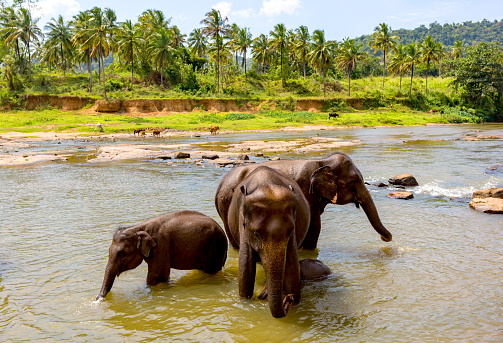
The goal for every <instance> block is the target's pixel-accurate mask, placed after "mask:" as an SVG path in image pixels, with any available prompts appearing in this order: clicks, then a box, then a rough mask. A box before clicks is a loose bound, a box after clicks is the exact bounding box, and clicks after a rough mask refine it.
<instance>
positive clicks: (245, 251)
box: [239, 241, 256, 299]
mask: <svg viewBox="0 0 503 343" xmlns="http://www.w3.org/2000/svg"><path fill="white" fill-rule="evenodd" d="M255 273H256V263H255V258H254V256H253V250H252V248H251V247H250V245H249V244H248V242H243V241H241V246H240V248H239V295H240V296H241V297H243V298H248V299H249V298H251V297H252V296H253V288H254V286H255Z"/></svg>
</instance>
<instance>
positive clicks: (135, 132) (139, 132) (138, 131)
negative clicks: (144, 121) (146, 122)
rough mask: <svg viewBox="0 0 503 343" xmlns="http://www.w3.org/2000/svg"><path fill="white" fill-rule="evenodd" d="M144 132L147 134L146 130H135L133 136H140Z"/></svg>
mask: <svg viewBox="0 0 503 343" xmlns="http://www.w3.org/2000/svg"><path fill="white" fill-rule="evenodd" d="M142 131H143V132H145V129H135V130H134V131H133V135H136V134H138V135H140V134H141V132H142Z"/></svg>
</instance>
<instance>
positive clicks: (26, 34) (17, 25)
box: [5, 7, 43, 81]
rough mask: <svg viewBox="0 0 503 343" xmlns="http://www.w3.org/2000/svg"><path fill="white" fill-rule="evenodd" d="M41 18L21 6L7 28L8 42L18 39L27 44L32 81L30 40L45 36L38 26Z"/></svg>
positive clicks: (6, 40)
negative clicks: (34, 17)
mask: <svg viewBox="0 0 503 343" xmlns="http://www.w3.org/2000/svg"><path fill="white" fill-rule="evenodd" d="M39 19H40V18H36V19H33V18H32V16H31V12H30V11H29V10H27V9H26V8H23V7H21V8H20V9H19V10H18V11H17V15H16V19H15V20H12V21H10V22H9V27H8V28H7V30H6V31H7V32H8V35H7V38H6V39H5V42H6V43H11V42H13V41H16V40H18V39H21V41H22V42H23V43H24V44H25V45H26V50H27V52H28V70H29V73H28V75H29V80H30V81H31V50H30V42H31V41H32V40H35V41H38V37H39V36H43V34H42V31H41V30H40V28H39V27H38V26H37V23H38V21H39Z"/></svg>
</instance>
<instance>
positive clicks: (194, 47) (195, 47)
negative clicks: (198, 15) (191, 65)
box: [189, 29, 208, 57]
mask: <svg viewBox="0 0 503 343" xmlns="http://www.w3.org/2000/svg"><path fill="white" fill-rule="evenodd" d="M189 47H190V48H191V51H192V53H193V54H195V55H197V56H198V57H205V56H206V50H207V49H208V40H207V39H206V36H205V35H204V34H203V29H194V30H193V31H192V32H191V33H190V35H189Z"/></svg>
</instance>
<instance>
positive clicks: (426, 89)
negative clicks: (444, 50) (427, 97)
mask: <svg viewBox="0 0 503 343" xmlns="http://www.w3.org/2000/svg"><path fill="white" fill-rule="evenodd" d="M429 71H430V61H427V62H426V84H425V86H424V87H425V88H424V92H425V93H428V72H429Z"/></svg>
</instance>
